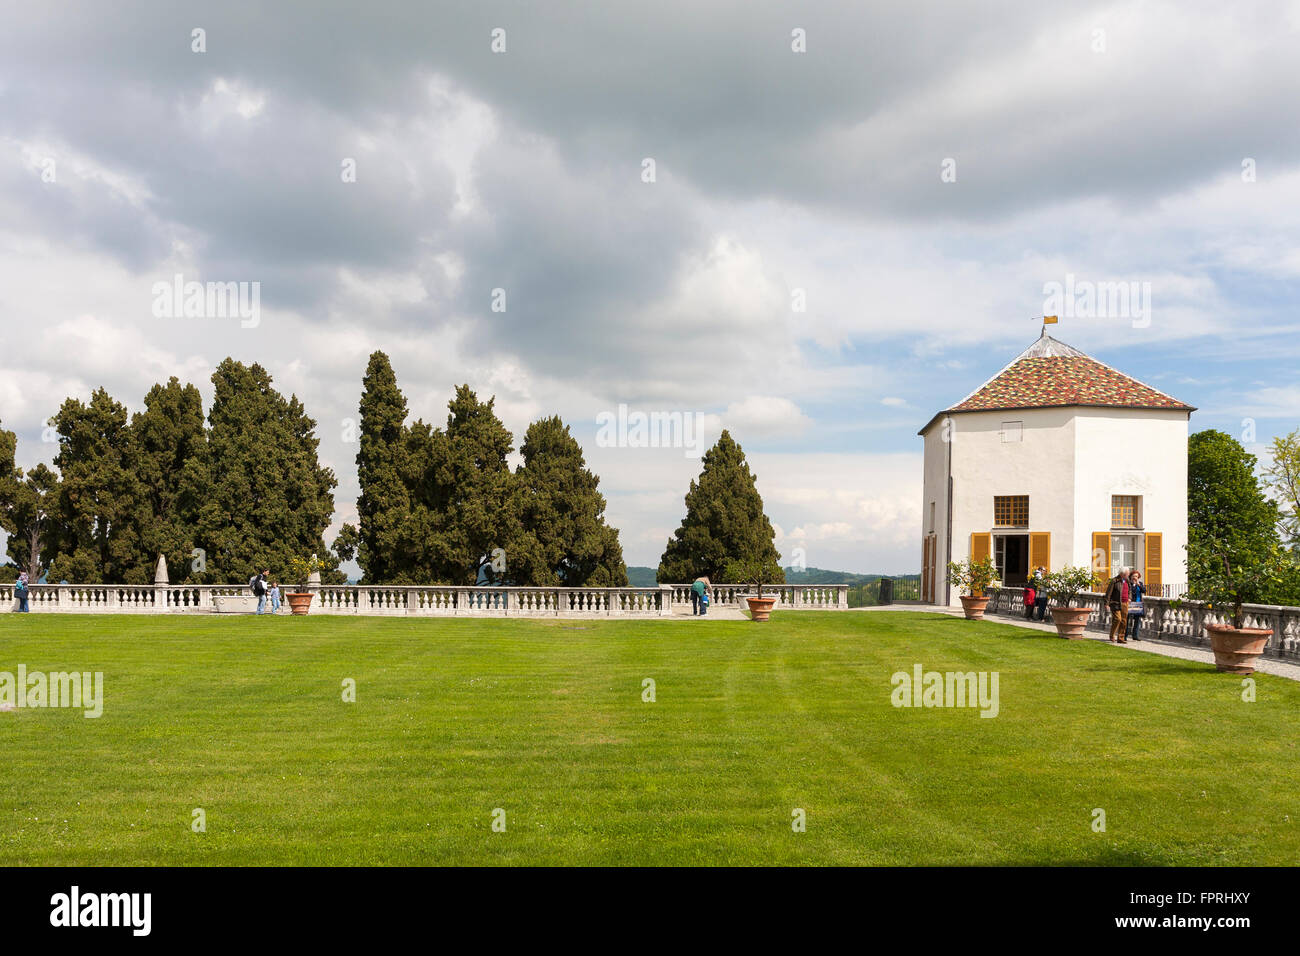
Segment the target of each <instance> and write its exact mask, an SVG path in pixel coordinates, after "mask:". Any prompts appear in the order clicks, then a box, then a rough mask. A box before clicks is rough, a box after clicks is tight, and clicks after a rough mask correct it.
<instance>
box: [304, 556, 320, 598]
mask: <svg viewBox="0 0 1300 956" xmlns="http://www.w3.org/2000/svg"><path fill="white" fill-rule="evenodd" d="M311 559H312V562H313V563H315V562H316V560H317V558H316V555H314V554H313V555H312V556H311ZM307 590H308V591H319V590H320V572H319V571H313V572H312V573H311V574H309V575H307Z"/></svg>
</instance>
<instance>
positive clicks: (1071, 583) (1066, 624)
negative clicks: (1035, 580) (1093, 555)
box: [1043, 564, 1094, 641]
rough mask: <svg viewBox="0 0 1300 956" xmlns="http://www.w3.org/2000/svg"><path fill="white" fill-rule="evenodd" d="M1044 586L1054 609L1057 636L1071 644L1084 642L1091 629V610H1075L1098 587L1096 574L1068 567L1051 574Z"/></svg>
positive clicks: (1088, 570) (1080, 608)
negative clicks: (1089, 627) (1084, 635)
mask: <svg viewBox="0 0 1300 956" xmlns="http://www.w3.org/2000/svg"><path fill="white" fill-rule="evenodd" d="M1043 586H1044V588H1045V589H1046V591H1047V597H1048V600H1050V601H1051V602H1052V603H1053V604H1054V605H1055V606H1054V607H1053V608H1052V623H1053V624H1055V625H1056V633H1057V634H1059V635H1060V636H1061V637H1064V638H1068V639H1070V640H1074V641H1077V640H1082V638H1083V629H1084V628H1085V627H1087V625H1088V615H1089V614H1091V613H1092V609H1091V608H1087V607H1075V606H1074V603H1075V602H1076V601H1077V600H1079V595H1081V594H1083V593H1084V592H1085V591H1088V590H1090V589H1091V588H1092V587H1093V586H1094V580H1093V573H1092V571H1091V570H1090V569H1088V568H1080V567H1074V566H1072V565H1068V564H1067V565H1066V566H1065V567H1063V568H1061V569H1059V570H1057V571H1049V572H1048V574H1047V577H1046V579H1045V580H1044V581H1043Z"/></svg>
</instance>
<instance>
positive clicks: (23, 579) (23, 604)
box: [14, 571, 31, 613]
mask: <svg viewBox="0 0 1300 956" xmlns="http://www.w3.org/2000/svg"><path fill="white" fill-rule="evenodd" d="M30 596H31V592H30V591H29V590H28V589H27V572H26V571H24V572H23V573H22V574H20V575H18V581H17V583H15V584H14V597H16V598H18V610H19V611H20V612H21V611H26V612H29V613H30V612H31V608H29V607H28V606H27V599H28V598H29V597H30Z"/></svg>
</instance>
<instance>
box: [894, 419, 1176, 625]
mask: <svg viewBox="0 0 1300 956" xmlns="http://www.w3.org/2000/svg"><path fill="white" fill-rule="evenodd" d="M951 421H952V423H953V425H952V429H951V440H952V449H951V452H952V475H953V508H952V512H953V518H952V535H953V538H952V556H953V559H954V560H963V559H965V558H967V557H969V555H970V536H971V534H973V533H981V532H989V533H996V530H997V529H994V527H993V498H994V496H996V495H1029V527H1028V528H1027V529H1024V530H1023V531H1021V530H1020V529H1017V531H1016V532H1014V533H1033V532H1042V531H1047V532H1050V533H1051V535H1052V539H1051V566H1052V567H1053V568H1059V567H1062V566H1063V565H1066V564H1075V565H1080V566H1088V565H1090V563H1091V560H1092V533H1093V532H1094V531H1108V530H1110V521H1111V513H1110V505H1111V500H1110V499H1111V495H1122V494H1133V495H1141V496H1142V504H1143V507H1142V518H1141V521H1142V525H1143V530H1144V531H1156V532H1160V533H1162V534H1163V535H1164V539H1163V540H1164V549H1165V558H1164V569H1163V579H1164V581H1165V582H1166V583H1179V582H1184V581H1186V580H1187V572H1186V555H1187V432H1188V427H1187V413H1186V412H1176V411H1168V412H1166V411H1152V410H1147V409H1105V408H1096V409H1094V408H1042V409H1021V410H1016V411H996V412H962V413H958V414H955V415H953V416H951ZM1013 421H1019V422H1021V423H1022V431H1021V440H1020V441H1019V442H1010V441H1003V439H1002V431H1003V423H1004V422H1013ZM943 422H944V419H942V418H940V419H938V420H936V421H935V422H934V423H933V424H932V425H931V426H930V427H929V429H928V430H927V431H926V433H925V436H924V439H925V464H924V474H925V478H924V502H923V514H922V522H923V526H922V529H921V530H922V536H924V534H925V532H926V531H928V529H929V505H930V502H931V501H932V500H934V501H937V508H936V511H937V513H938V516H939V521H938V525H939V548H940V554H939V560H938V562H937V563H938V569H937V570H938V577H939V581H938V585H937V587H936V594H935V597H936V600H937V601H938V602H940V603H942V602H943V584H944V580H945V570H944V568H945V565H946V556H945V554H944V553H943V549H944V544H945V537H944V534H945V532H946V528H944V526H943V518H944V515H945V513H946V510H947V507H946V501H945V499H946V495H945V489H946V481H947V474H948V461H947V454H948V448H947V445H946V444H945V442H944V440H943V434H944V429H943ZM919 547H920V544H919V542H918V548H919ZM949 597H950V603H952V604H958V603H959V602H958V600H957V597H958V594H957V590H956V588H955V587H954V588H952V589H951V592H950V595H949Z"/></svg>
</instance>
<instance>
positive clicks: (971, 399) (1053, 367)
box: [917, 329, 1196, 435]
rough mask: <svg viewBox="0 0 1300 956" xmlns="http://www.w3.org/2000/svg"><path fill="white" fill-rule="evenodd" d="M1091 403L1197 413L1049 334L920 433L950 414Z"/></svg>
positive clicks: (1114, 406) (919, 433) (941, 414)
mask: <svg viewBox="0 0 1300 956" xmlns="http://www.w3.org/2000/svg"><path fill="white" fill-rule="evenodd" d="M1069 405H1090V406H1101V407H1105V408H1168V409H1174V410H1178V411H1186V412H1194V411H1196V409H1195V408H1193V407H1192V406H1190V405H1185V404H1183V403H1182V402H1180V401H1179V400H1178V399H1176V398H1171V397H1170V396H1168V395H1166V394H1165V393H1164V392H1158V391H1156V390H1155V389H1154V388H1152V387H1151V386H1150V385H1143V384H1142V383H1141V382H1139V381H1138V380H1137V379H1133V378H1129V377H1128V376H1127V375H1125V374H1124V373H1123V372H1117V371H1116V370H1115V369H1113V368H1111V367H1110V366H1109V365H1103V364H1102V363H1101V362H1098V361H1097V360H1096V359H1094V358H1091V357H1089V356H1088V355H1085V354H1084V353H1083V352H1080V351H1079V350H1078V349H1076V348H1075V347H1074V346H1072V345H1066V344H1065V343H1064V342H1061V341H1059V340H1057V339H1054V338H1052V337H1051V336H1050V335H1048V334H1047V330H1046V329H1044V330H1043V334H1042V336H1041V337H1040V338H1039V339H1038V340H1037V341H1036V342H1034V344H1033V345H1031V346H1029V348H1027V349H1025V350H1024V351H1023V352H1021V353H1020V354H1019V355H1018V356H1016V357H1015V358H1014V359H1012V361H1011V364H1010V365H1008V366H1007V367H1006V368H1004V369H1003V370H1002V371H1001V372H999V373H998V374H997V375H995V376H993V377H992V378H991V379H989V380H988V381H987V382H985V383H984V384H983V385H981V386H980V387H979V388H977V389H976V390H975V391H974V392H972V393H971V394H970V395H968V396H967V397H966V398H964V399H963V400H962V401H960V402H958V403H957V404H956V405H953V406H952V407H951V408H947V409H945V410H944V411H942V412H939V413H938V414H936V415H935V416H934V417H933V418H932V419H930V422H929V424H927V425H926V426H925V428H922V429H921V430H920V431H919V432H917V434H918V435H924V434H925V433H926V432H927V431H929V430H930V427H931V426H932V425H933V424H934V423H935V422H937V421H938V420H939V419H940V418H942V417H943V416H944V415H947V414H948V413H950V412H978V411H994V410H1000V409H1013V408H1051V407H1061V406H1069Z"/></svg>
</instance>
